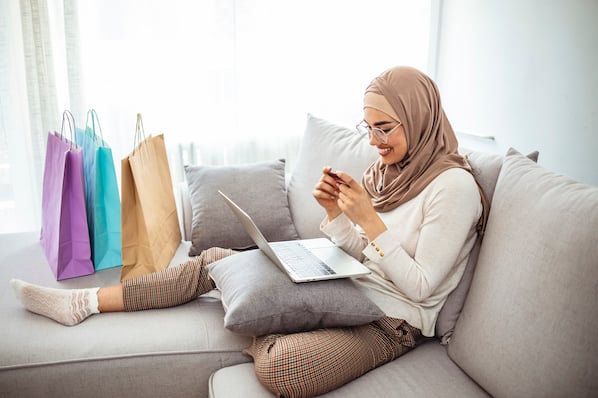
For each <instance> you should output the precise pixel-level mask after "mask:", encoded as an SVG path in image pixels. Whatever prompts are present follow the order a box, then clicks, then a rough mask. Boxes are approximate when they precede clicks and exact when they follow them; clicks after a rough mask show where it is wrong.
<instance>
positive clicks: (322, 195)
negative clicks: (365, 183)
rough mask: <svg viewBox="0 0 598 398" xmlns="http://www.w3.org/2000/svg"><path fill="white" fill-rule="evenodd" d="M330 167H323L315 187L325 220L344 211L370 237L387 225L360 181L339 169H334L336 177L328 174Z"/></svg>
mask: <svg viewBox="0 0 598 398" xmlns="http://www.w3.org/2000/svg"><path fill="white" fill-rule="evenodd" d="M330 171H332V169H331V168H330V167H325V168H324V169H323V175H322V177H321V178H320V181H319V182H318V184H317V185H316V187H315V189H314V197H315V198H316V200H317V201H318V203H320V205H321V206H322V207H324V209H326V213H327V214H328V220H333V219H334V218H336V217H337V216H338V215H339V214H341V213H345V215H346V216H347V217H349V219H350V220H351V221H353V222H354V223H355V224H358V225H359V226H360V227H361V228H362V229H363V230H364V232H365V233H366V235H367V237H368V239H370V240H374V239H375V238H376V237H377V236H378V235H380V234H381V233H382V232H384V231H386V229H387V228H386V225H385V224H384V222H383V221H382V219H381V218H380V217H379V216H378V213H376V210H374V206H372V201H371V198H370V196H369V195H368V193H367V192H366V191H365V190H364V189H363V188H362V187H361V185H360V184H359V183H358V182H357V181H355V180H354V179H353V178H352V177H351V176H350V175H348V174H347V173H344V172H342V171H339V172H337V173H336V175H337V176H338V179H335V178H334V177H331V176H330V175H328V173H329V172H330Z"/></svg>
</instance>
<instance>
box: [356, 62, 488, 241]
mask: <svg viewBox="0 0 598 398" xmlns="http://www.w3.org/2000/svg"><path fill="white" fill-rule="evenodd" d="M369 93H372V94H378V95H371V94H369ZM380 96H383V97H384V99H386V101H387V102H388V104H389V105H390V107H391V108H392V110H393V111H394V113H390V114H389V112H386V113H387V114H389V116H391V117H395V118H396V117H397V116H398V118H399V120H400V121H401V122H402V123H403V127H404V129H405V134H406V138H407V148H408V149H407V154H406V155H405V158H404V159H403V160H401V161H400V162H398V163H395V164H391V165H385V164H383V163H382V162H381V160H380V159H378V160H376V161H375V162H374V163H373V164H372V165H370V167H369V168H368V169H367V170H366V171H365V173H364V175H363V178H362V185H363V187H364V188H365V190H366V191H367V192H368V193H369V194H370V196H371V197H372V203H373V205H374V208H375V209H376V211H379V212H387V211H390V210H392V209H395V208H396V207H398V206H400V205H401V204H403V203H405V202H407V201H409V200H410V199H413V198H414V197H415V196H417V195H418V194H419V193H420V192H421V191H422V190H423V189H424V188H425V187H426V186H427V185H428V184H429V183H430V182H431V181H432V180H433V179H434V178H436V177H437V176H438V175H439V174H440V173H442V172H443V171H445V170H447V169H450V168H455V167H457V168H462V169H465V170H467V171H469V172H471V167H470V166H469V163H468V162H467V160H466V159H465V158H464V157H463V156H461V155H459V153H458V151H457V147H458V143H457V138H456V137H455V133H454V132H453V129H452V127H451V125H450V123H449V121H448V119H447V117H446V115H445V113H444V110H443V109H442V106H441V103H440V95H439V93H438V88H437V87H436V84H435V83H434V82H433V81H432V80H431V79H430V78H429V77H428V76H426V75H425V74H423V73H421V72H420V71H418V70H417V69H414V68H410V67H395V68H391V69H388V70H386V71H385V72H384V73H382V74H381V75H380V76H378V77H377V78H375V79H374V80H373V81H372V82H371V83H370V85H369V86H368V88H367V89H366V95H365V99H364V107H368V106H371V107H374V108H377V109H380V108H383V107H384V105H381V101H380ZM383 102H384V101H382V103H383ZM381 110H382V111H384V109H381ZM480 194H481V195H482V203H483V205H484V214H483V217H482V219H481V220H480V221H481V223H480V230H481V229H483V225H484V224H485V219H486V213H487V211H486V209H487V206H486V200H485V198H484V195H483V192H482V191H481V190H480Z"/></svg>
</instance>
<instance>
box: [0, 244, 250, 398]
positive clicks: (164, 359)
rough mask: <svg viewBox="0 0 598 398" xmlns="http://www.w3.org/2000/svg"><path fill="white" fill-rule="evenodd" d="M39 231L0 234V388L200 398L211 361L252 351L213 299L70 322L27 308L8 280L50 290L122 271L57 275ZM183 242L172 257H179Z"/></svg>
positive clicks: (104, 282) (112, 277) (10, 392)
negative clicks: (225, 324) (228, 324)
mask: <svg viewBox="0 0 598 398" xmlns="http://www.w3.org/2000/svg"><path fill="white" fill-rule="evenodd" d="M38 237H39V233H24V234H8V235H0V318H1V319H2V321H1V322H0V341H2V344H0V391H2V394H0V395H3V396H4V394H5V395H6V396H10V397H38V396H39V397H107V396H114V397H118V396H121V397H122V396H129V397H135V396H140V397H141V396H147V397H149V396H154V397H155V396H163V397H166V396H168V397H191V396H194V397H205V396H207V394H208V391H207V389H208V387H207V386H208V378H209V376H210V374H212V373H213V372H214V371H215V370H216V369H218V368H220V367H222V366H227V365H233V364H237V363H241V362H247V361H250V358H249V357H247V356H245V355H243V354H242V353H241V351H242V349H243V348H246V347H247V346H249V345H250V344H251V339H250V338H247V337H241V336H238V335H235V334H233V333H231V332H230V331H228V330H226V329H225V328H224V327H223V316H224V312H223V309H222V304H221V302H220V301H219V300H216V299H214V298H210V297H202V298H200V299H198V300H195V301H192V302H190V303H188V304H185V305H182V306H179V307H174V308H168V309H161V310H151V311H141V312H136V313H107V314H101V315H94V316H92V317H90V318H88V319H86V320H85V321H84V322H82V323H81V324H79V325H77V326H74V327H66V326H62V325H60V324H58V323H56V322H54V321H52V320H50V319H47V318H44V317H42V316H39V315H35V314H33V313H30V312H28V311H27V310H25V309H24V308H23V307H22V306H21V304H20V303H19V302H18V301H17V299H16V298H15V296H14V293H13V292H12V289H11V288H10V286H9V284H8V281H9V280H10V279H11V278H19V279H23V280H26V281H28V282H32V283H37V284H41V285H44V286H49V287H56V288H81V287H93V286H109V285H113V284H116V283H118V281H119V277H120V269H119V268H112V269H107V270H103V271H98V272H96V273H95V274H94V275H90V276H87V277H82V278H75V279H69V280H65V281H60V282H56V281H55V280H54V278H53V274H52V272H51V271H50V267H49V266H48V264H47V262H46V260H45V257H44V254H43V251H42V249H41V246H40V244H39V241H38V239H39V238H38ZM188 249H189V244H188V243H187V242H185V244H181V246H180V247H179V249H178V251H177V254H176V255H175V259H173V262H172V263H173V264H178V263H180V262H182V261H184V260H185V259H186V258H187V256H186V252H187V251H188Z"/></svg>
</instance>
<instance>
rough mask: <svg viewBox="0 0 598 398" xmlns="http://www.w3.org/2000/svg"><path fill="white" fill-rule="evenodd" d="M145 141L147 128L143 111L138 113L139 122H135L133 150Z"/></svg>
mask: <svg viewBox="0 0 598 398" xmlns="http://www.w3.org/2000/svg"><path fill="white" fill-rule="evenodd" d="M143 141H145V130H144V128H143V120H141V113H138V114H137V123H136V124H135V138H134V141H133V151H135V149H137V145H138V144H141V143H142V142H143Z"/></svg>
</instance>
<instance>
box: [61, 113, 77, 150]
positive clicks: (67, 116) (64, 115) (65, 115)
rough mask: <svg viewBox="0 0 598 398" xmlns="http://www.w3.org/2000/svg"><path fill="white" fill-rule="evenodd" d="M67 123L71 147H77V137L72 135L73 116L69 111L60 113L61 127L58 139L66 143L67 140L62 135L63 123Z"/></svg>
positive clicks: (73, 128)
mask: <svg viewBox="0 0 598 398" xmlns="http://www.w3.org/2000/svg"><path fill="white" fill-rule="evenodd" d="M65 120H66V121H67V122H68V124H69V132H70V133H71V141H70V144H71V147H72V146H73V143H74V144H75V146H77V137H76V136H75V134H74V131H75V117H74V116H73V114H72V113H71V111H69V110H65V111H64V112H62V125H61V126H60V137H61V138H62V139H63V140H64V141H65V142H66V141H67V139H66V137H65V135H64V121H65Z"/></svg>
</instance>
